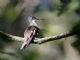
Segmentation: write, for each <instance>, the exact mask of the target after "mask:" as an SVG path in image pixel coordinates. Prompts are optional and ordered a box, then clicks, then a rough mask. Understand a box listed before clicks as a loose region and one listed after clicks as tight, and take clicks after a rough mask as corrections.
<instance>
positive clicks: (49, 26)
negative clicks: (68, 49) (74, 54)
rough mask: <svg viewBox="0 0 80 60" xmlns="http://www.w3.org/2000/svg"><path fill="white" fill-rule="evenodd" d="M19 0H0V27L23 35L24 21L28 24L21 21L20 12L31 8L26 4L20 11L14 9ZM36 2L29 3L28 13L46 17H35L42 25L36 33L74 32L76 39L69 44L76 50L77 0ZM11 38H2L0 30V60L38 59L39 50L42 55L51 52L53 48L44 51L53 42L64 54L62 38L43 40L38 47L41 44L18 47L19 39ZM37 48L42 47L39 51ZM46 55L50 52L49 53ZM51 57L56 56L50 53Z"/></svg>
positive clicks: (79, 14)
mask: <svg viewBox="0 0 80 60" xmlns="http://www.w3.org/2000/svg"><path fill="white" fill-rule="evenodd" d="M8 1H9V2H8ZM20 1H21V0H20ZM20 1H18V0H7V2H6V1H5V0H1V1H0V2H3V4H2V5H0V30H2V31H4V32H7V33H10V34H14V35H19V36H23V32H24V30H25V28H26V25H28V22H26V21H25V18H24V15H26V16H28V14H27V13H28V12H31V10H28V9H29V8H30V5H29V7H26V8H25V9H23V10H22V11H21V12H20V14H19V13H18V11H17V12H16V6H17V5H18V4H19V3H20ZM28 1H29V0H28ZM22 2H23V1H22ZM40 2H41V3H39V4H38V5H37V6H35V7H31V8H34V10H33V11H32V12H31V13H32V15H35V16H37V17H39V18H44V19H46V20H44V21H39V22H40V23H39V26H40V27H41V29H42V31H41V32H42V33H41V34H40V36H39V37H43V36H51V35H56V34H59V33H64V32H67V31H71V32H73V33H77V34H76V36H77V40H76V41H75V42H74V43H73V44H72V46H73V47H75V48H77V50H78V51H80V0H40ZM32 4H33V2H32ZM4 5H5V6H4ZM21 6H22V5H21ZM21 6H20V7H21ZM26 11H27V13H26ZM62 40H63V39H62ZM12 42H13V41H10V39H8V38H6V36H4V35H2V34H0V44H1V45H0V60H14V59H16V60H38V59H39V58H40V57H39V55H40V54H42V55H43V56H44V53H45V52H46V51H47V53H48V52H50V51H51V52H52V51H53V50H54V49H53V50H50V51H48V50H49V49H47V50H45V49H46V47H48V45H49V47H50V46H51V45H53V46H54V44H55V45H56V46H57V45H58V46H59V49H57V48H58V47H56V48H55V49H57V50H58V51H60V54H63V55H64V49H63V46H62V45H63V44H62V43H63V42H62V41H54V42H52V43H49V44H47V43H45V46H44V48H40V46H41V45H40V46H37V47H35V46H36V45H31V46H30V47H29V48H26V49H25V50H24V51H20V50H19V49H18V48H19V47H20V46H21V43H20V42H19V43H18V42H13V43H12ZM65 44H66V42H65ZM51 48H54V47H51ZM6 49H8V50H6ZM40 49H43V50H45V51H44V52H42V51H41V50H40ZM57 50H56V51H57ZM61 50H62V51H61ZM46 55H48V54H46ZM50 56H52V55H51V53H50ZM45 57H46V58H45V59H47V58H49V57H47V56H45ZM52 57H53V56H52ZM53 58H57V56H56V57H55V56H54V57H53ZM43 60H44V59H43ZM47 60H48V59H47ZM50 60H51V59H50ZM56 60H59V59H56Z"/></svg>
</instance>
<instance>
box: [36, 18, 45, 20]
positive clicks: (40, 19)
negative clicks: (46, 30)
mask: <svg viewBox="0 0 80 60" xmlns="http://www.w3.org/2000/svg"><path fill="white" fill-rule="evenodd" d="M37 20H46V19H39V18H37Z"/></svg>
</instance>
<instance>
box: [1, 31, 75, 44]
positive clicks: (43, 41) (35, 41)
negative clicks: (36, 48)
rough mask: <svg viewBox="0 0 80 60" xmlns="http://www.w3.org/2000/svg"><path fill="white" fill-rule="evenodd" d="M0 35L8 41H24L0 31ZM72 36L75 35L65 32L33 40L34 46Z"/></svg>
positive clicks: (21, 38)
mask: <svg viewBox="0 0 80 60" xmlns="http://www.w3.org/2000/svg"><path fill="white" fill-rule="evenodd" d="M0 34H3V35H5V36H7V38H9V39H11V40H13V41H21V42H23V41H24V38H23V37H19V36H14V35H11V34H8V33H4V32H2V31H0ZM73 35H75V34H72V33H70V32H67V33H61V34H58V35H55V36H50V37H44V38H36V39H35V40H34V43H36V44H42V43H45V42H49V41H54V40H59V39H61V38H66V37H69V36H73Z"/></svg>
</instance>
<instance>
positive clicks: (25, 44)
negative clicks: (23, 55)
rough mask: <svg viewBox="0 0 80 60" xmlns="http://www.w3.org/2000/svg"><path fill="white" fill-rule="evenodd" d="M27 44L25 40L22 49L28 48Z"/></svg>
mask: <svg viewBox="0 0 80 60" xmlns="http://www.w3.org/2000/svg"><path fill="white" fill-rule="evenodd" d="M27 46H28V44H27V43H26V42H24V43H23V44H22V46H21V48H20V50H22V49H24V48H26V47H27Z"/></svg>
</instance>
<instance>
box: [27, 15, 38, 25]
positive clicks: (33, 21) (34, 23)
mask: <svg viewBox="0 0 80 60" xmlns="http://www.w3.org/2000/svg"><path fill="white" fill-rule="evenodd" d="M37 20H39V19H38V18H36V17H35V16H29V17H28V21H29V23H30V25H33V26H37V23H36V21H37Z"/></svg>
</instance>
